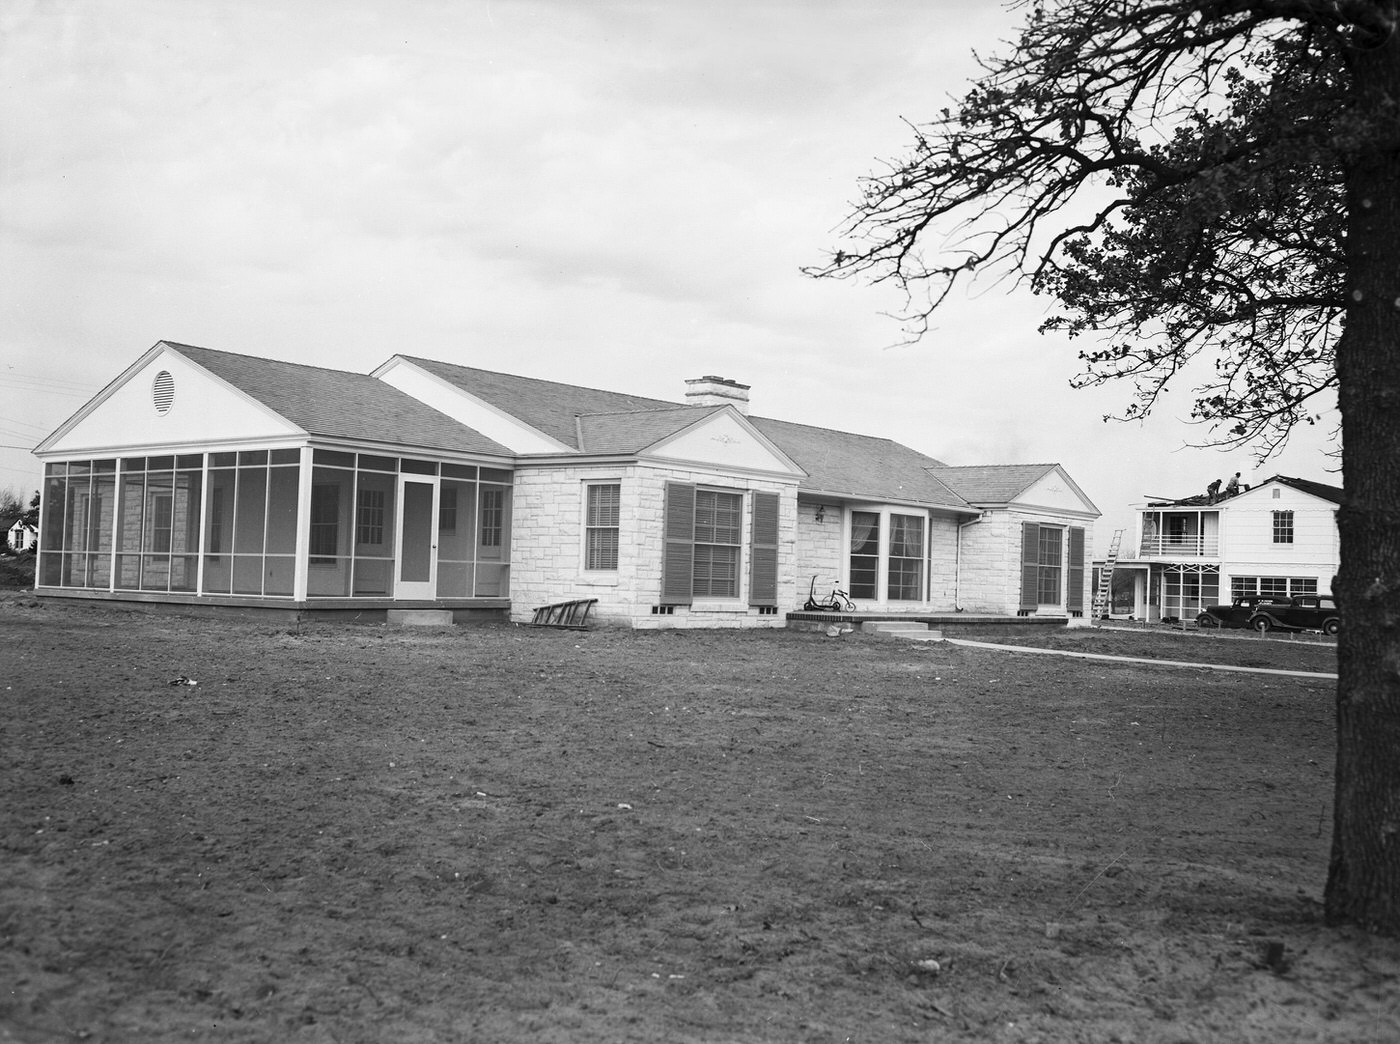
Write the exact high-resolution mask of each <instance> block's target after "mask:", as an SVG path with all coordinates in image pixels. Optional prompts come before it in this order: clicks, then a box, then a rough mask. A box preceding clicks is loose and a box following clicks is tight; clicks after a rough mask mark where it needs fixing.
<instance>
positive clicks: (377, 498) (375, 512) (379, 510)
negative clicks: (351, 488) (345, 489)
mask: <svg viewBox="0 0 1400 1044" xmlns="http://www.w3.org/2000/svg"><path fill="white" fill-rule="evenodd" d="M357 502H358V503H357V507H356V511H355V543H357V544H382V543H384V490H382V489H361V490H360V492H359V496H358V497H357Z"/></svg>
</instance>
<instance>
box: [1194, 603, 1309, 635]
mask: <svg viewBox="0 0 1400 1044" xmlns="http://www.w3.org/2000/svg"><path fill="white" fill-rule="evenodd" d="M1287 604H1288V603H1287V600H1286V599H1284V598H1273V597H1270V596H1269V595H1248V596H1246V597H1244V598H1236V599H1235V600H1234V601H1233V602H1231V603H1230V604H1229V605H1208V606H1206V607H1205V610H1204V611H1203V612H1201V614H1200V615H1199V616H1197V617H1196V626H1198V627H1248V626H1250V623H1249V621H1250V618H1251V617H1252V616H1254V613H1255V610H1256V609H1259V608H1261V607H1262V606H1265V605H1278V606H1279V607H1280V608H1282V607H1283V606H1285V605H1287Z"/></svg>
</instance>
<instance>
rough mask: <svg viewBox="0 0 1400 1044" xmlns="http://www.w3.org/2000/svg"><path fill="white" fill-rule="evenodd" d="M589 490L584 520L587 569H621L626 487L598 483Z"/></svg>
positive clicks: (585, 566) (618, 484) (615, 483)
mask: <svg viewBox="0 0 1400 1044" xmlns="http://www.w3.org/2000/svg"><path fill="white" fill-rule="evenodd" d="M586 488H587V490H588V499H587V505H586V507H585V518H584V545H585V546H584V557H583V567H584V568H585V569H589V570H612V569H616V568H617V551H618V544H619V542H620V534H621V512H622V486H621V484H620V483H617V482H607V483H594V484H592V485H589V486H587V487H586Z"/></svg>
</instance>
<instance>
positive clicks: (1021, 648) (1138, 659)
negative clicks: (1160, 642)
mask: <svg viewBox="0 0 1400 1044" xmlns="http://www.w3.org/2000/svg"><path fill="white" fill-rule="evenodd" d="M943 640H944V641H945V642H947V643H948V644H949V645H966V646H969V647H970V648H974V649H1002V650H1005V651H1008V652H1022V653H1043V654H1045V655H1047V656H1071V657H1075V658H1077V659H1081V660H1112V661H1115V662H1117V663H1151V664H1155V665H1157V666H1158V667H1202V668H1205V669H1206V670H1211V671H1236V672H1238V673H1240V674H1283V675H1287V676H1288V677H1292V678H1315V679H1317V680H1318V681H1326V680H1329V679H1330V680H1332V681H1336V679H1337V676H1336V675H1335V674H1325V673H1322V672H1319V671H1283V670H1275V669H1274V668H1272V667H1229V666H1226V665H1225V664H1220V663H1191V662H1189V661H1186V660H1154V659H1152V658H1151V657H1147V656H1109V655H1107V654H1105V653H1086V652H1071V651H1069V650H1065V649H1033V648H1030V647H1028V646H1025V645H998V644H996V643H994V642H972V641H968V640H967V639H966V638H944V639H943Z"/></svg>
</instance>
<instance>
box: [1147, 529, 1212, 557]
mask: <svg viewBox="0 0 1400 1044" xmlns="http://www.w3.org/2000/svg"><path fill="white" fill-rule="evenodd" d="M1138 557H1139V558H1219V557H1220V537H1219V536H1216V535H1205V536H1202V535H1198V534H1195V533H1167V534H1166V535H1163V536H1149V537H1143V539H1142V544H1141V545H1140V546H1139V548H1138Z"/></svg>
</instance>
